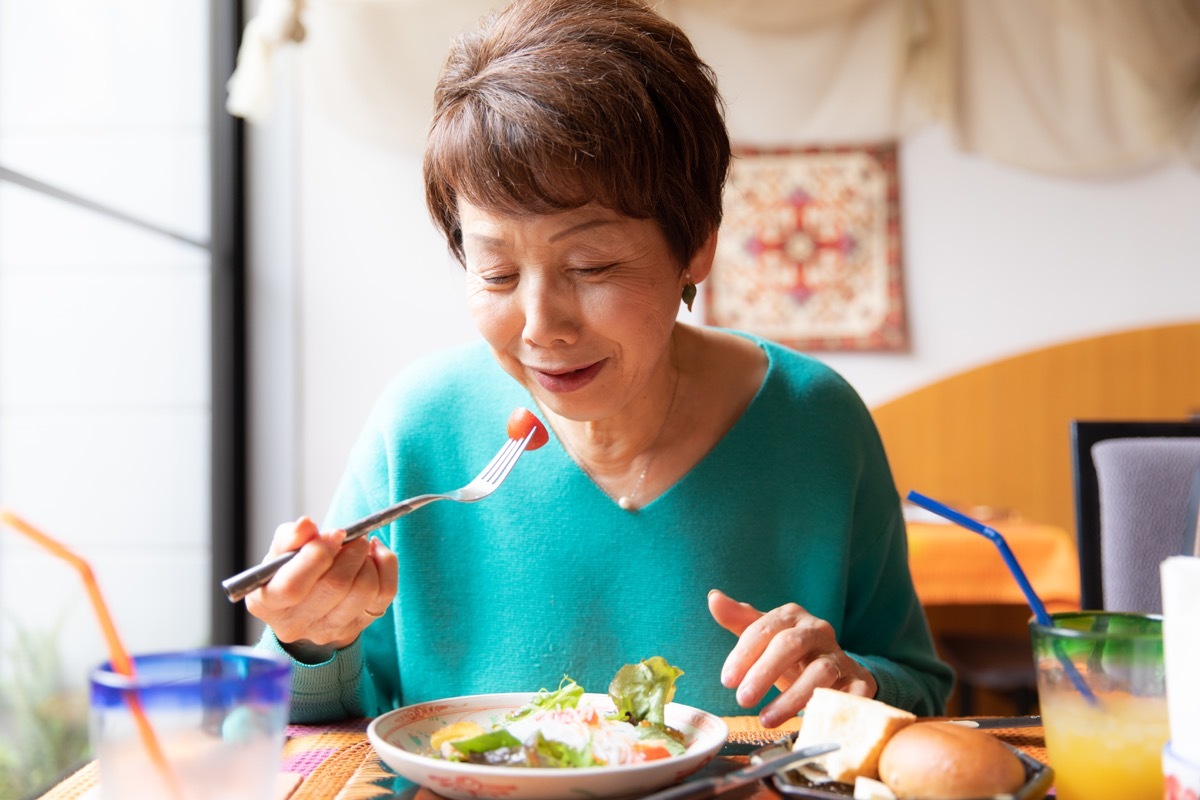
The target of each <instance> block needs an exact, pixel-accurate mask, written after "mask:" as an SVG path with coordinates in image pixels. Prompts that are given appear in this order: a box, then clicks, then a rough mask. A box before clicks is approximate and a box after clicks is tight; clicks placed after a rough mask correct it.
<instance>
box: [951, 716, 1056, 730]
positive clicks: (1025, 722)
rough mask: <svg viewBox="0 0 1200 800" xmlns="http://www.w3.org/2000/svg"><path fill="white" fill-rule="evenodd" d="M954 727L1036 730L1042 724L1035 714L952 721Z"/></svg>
mask: <svg viewBox="0 0 1200 800" xmlns="http://www.w3.org/2000/svg"><path fill="white" fill-rule="evenodd" d="M950 721H951V722H953V723H954V724H955V725H962V726H963V727H966V728H985V729H986V728H1036V727H1038V726H1039V725H1041V724H1042V718H1041V717H1040V716H1038V715H1037V714H1034V715H1033V716H1029V717H979V718H977V719H952V720H950Z"/></svg>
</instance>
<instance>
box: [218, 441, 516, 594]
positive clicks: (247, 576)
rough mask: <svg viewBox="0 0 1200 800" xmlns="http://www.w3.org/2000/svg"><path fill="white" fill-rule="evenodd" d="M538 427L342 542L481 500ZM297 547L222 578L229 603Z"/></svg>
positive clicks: (363, 524)
mask: <svg viewBox="0 0 1200 800" xmlns="http://www.w3.org/2000/svg"><path fill="white" fill-rule="evenodd" d="M536 431H537V428H533V429H532V430H530V431H529V433H527V434H525V438H523V439H509V440H508V441H507V442H505V443H504V446H503V447H501V448H500V452H498V453H496V456H495V458H493V459H492V460H491V461H489V462H488V464H487V466H486V467H484V468H483V470H482V471H480V473H479V474H478V475H476V476H475V478H474V479H473V480H472V481H471V482H470V483H468V484H467V485H466V486H464V487H462V488H461V489H455V490H454V491H452V492H445V493H442V494H419V495H417V496H416V497H410V498H409V499H407V500H401V501H400V502H399V503H396V504H395V505H393V506H388V507H387V508H385V509H383V510H382V511H376V512H375V513H374V514H370V515H369V516H366V517H363V518H362V519H360V520H359V521H358V522H355V523H353V524H352V525H347V526H346V540H345V542H342V544H343V545H344V544H345V543H346V542H352V541H354V540H355V539H357V538H359V537H361V536H364V535H366V534H368V533H370V532H371V531H373V530H375V529H376V528H382V527H383V526H384V525H387V524H388V523H389V522H392V521H394V520H397V519H399V518H400V517H403V516H404V515H405V514H410V513H412V512H413V511H416V510H417V509H418V508H420V507H421V506H425V505H429V504H430V503H432V502H434V501H435V500H454V501H455V502H458V503H474V502H476V501H477V500H482V499H483V498H485V497H487V496H488V495H489V494H491V493H492V492H494V491H496V489H497V488H499V486H500V484H501V483H502V482H503V481H504V479H505V478H507V477H508V473H510V472H512V468H513V467H514V466H516V463H517V459H518V458H520V457H521V454H522V453H524V452H525V447H526V446H527V445H528V444H529V440H530V439H532V438H533V434H534V433H535V432H536ZM298 552H300V551H299V550H289V551H287V552H286V553H280V554H279V555H277V556H275V557H274V558H272V559H271V560H270V561H264V562H263V563H261V564H259V565H257V566H254V567H250V568H249V569H247V570H244V571H242V572H239V573H238V574H237V575H234V576H233V577H232V578H226V579H225V580H223V581H221V587H222V588H224V589H225V594H226V596H227V597H229V602H231V603H236V602H237V601H238V600H241V599H242V598H243V597H245V596H246V595H248V594H250V593H251V592H253V591H254V590H255V589H257V588H258V587H260V586H263V585H265V584H266V583H267V581H269V580H271V576H273V575H274V574H275V573H276V572H278V571H279V568H280V567H282V566H283V565H284V564H286V563H287V562H289V561H291V560H292V557H293V556H295V555H296V553H298Z"/></svg>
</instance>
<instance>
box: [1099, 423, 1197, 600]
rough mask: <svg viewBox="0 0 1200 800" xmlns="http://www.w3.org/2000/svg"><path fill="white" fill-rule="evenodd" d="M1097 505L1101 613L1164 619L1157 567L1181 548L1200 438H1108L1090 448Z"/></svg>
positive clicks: (1192, 523) (1186, 526)
mask: <svg viewBox="0 0 1200 800" xmlns="http://www.w3.org/2000/svg"><path fill="white" fill-rule="evenodd" d="M1092 461H1093V462H1094V464H1095V468H1096V481H1097V485H1098V489H1099V499H1100V554H1101V559H1100V561H1101V570H1102V573H1103V584H1102V586H1103V598H1104V608H1105V609H1108V610H1110V611H1140V612H1153V613H1162V590H1161V587H1160V583H1159V564H1160V563H1161V562H1162V560H1163V559H1165V558H1166V557H1167V556H1172V555H1179V554H1180V553H1181V552H1182V551H1183V548H1184V546H1185V544H1184V542H1185V540H1184V536H1185V532H1186V531H1187V530H1188V525H1189V522H1190V524H1191V525H1192V526H1193V529H1194V526H1195V520H1190V521H1189V520H1188V519H1187V517H1188V514H1189V495H1190V492H1191V489H1192V485H1193V483H1194V481H1195V480H1196V475H1197V473H1198V472H1200V438H1154V437H1140V438H1131V439H1107V440H1104V441H1101V442H1097V443H1096V444H1094V445H1092Z"/></svg>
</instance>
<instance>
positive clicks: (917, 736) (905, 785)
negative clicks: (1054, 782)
mask: <svg viewBox="0 0 1200 800" xmlns="http://www.w3.org/2000/svg"><path fill="white" fill-rule="evenodd" d="M879 777H880V780H882V781H883V782H884V783H886V784H887V785H888V787H889V788H890V789H891V790H892V791H893V792H895V793H896V797H898V798H900V800H906V798H922V800H967V799H968V798H973V797H992V796H994V795H997V794H1005V793H1008V792H1013V791H1016V790H1017V789H1018V788H1020V786H1021V785H1022V784H1023V783H1025V767H1024V765H1023V764H1022V763H1021V760H1020V759H1019V758H1017V756H1016V754H1014V753H1013V751H1012V750H1010V749H1008V747H1006V746H1005V745H1004V744H1003V743H1002V742H1001V741H1000V740H999V739H997V738H996V737H995V736H992V735H991V734H990V733H987V732H985V731H981V730H979V729H977V728H968V727H966V726H964V725H956V724H955V723H953V722H920V723H917V724H915V725H909V726H908V727H907V728H905V729H904V730H902V731H900V732H899V733H897V734H896V735H895V736H893V737H892V738H891V739H889V740H888V742H887V744H886V745H885V746H884V748H883V752H882V753H881V754H880V756H879Z"/></svg>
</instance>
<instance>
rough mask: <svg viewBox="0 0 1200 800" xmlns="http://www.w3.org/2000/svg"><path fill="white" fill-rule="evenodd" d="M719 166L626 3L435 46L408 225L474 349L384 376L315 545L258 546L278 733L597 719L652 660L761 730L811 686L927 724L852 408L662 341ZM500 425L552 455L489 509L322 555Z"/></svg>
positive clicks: (942, 682)
mask: <svg viewBox="0 0 1200 800" xmlns="http://www.w3.org/2000/svg"><path fill="white" fill-rule="evenodd" d="M729 158H730V149H729V141H728V137H727V134H726V130H725V127H724V120H723V116H722V109H721V102H720V97H719V95H718V93H717V90H716V85H715V81H714V79H713V76H712V74H711V71H710V70H709V68H708V67H707V66H706V65H705V64H704V63H703V62H701V61H700V60H699V58H698V57H697V55H696V53H695V52H694V51H693V49H692V47H691V45H690V43H689V42H688V40H687V38H686V37H685V36H684V34H683V32H682V31H680V30H679V29H678V28H676V27H675V26H674V25H672V24H671V23H669V22H667V21H666V20H665V19H663V18H662V17H660V16H659V15H657V14H656V13H654V12H653V11H651V10H649V9H648V8H647V7H646V6H644V5H643V4H641V3H639V2H637V0H596V1H594V2H579V0H518V1H517V2H516V3H514V4H513V5H512V6H510V7H509V8H507V9H506V10H504V11H502V12H500V13H499V14H498V15H496V16H494V17H493V18H492V19H490V20H489V21H487V22H486V23H485V25H484V26H483V27H482V28H481V29H480V30H478V31H477V32H475V33H473V34H471V35H469V36H466V37H464V38H463V39H461V40H460V41H458V42H456V43H455V45H454V46H453V48H452V50H451V53H450V56H449V59H448V61H447V63H446V65H445V68H444V70H443V73H442V75H441V78H440V80H439V83H438V87H437V90H436V95H435V116H434V120H433V123H432V126H431V129H430V134H429V140H428V145H427V149H426V155H425V163H424V171H425V180H426V197H427V201H428V205H429V208H430V211H431V214H432V216H433V219H434V221H435V222H436V224H437V225H438V226H439V227H440V229H441V231H442V232H443V233H444V235H445V236H446V239H447V242H448V243H449V246H450V249H451V251H452V252H453V253H454V255H455V256H456V257H457V258H458V260H459V261H460V262H461V263H462V264H463V266H464V267H465V270H466V276H467V303H468V306H469V309H470V313H471V316H472V318H473V320H474V322H475V324H476V326H477V327H478V329H479V331H480V333H481V334H482V337H483V339H484V340H485V342H486V346H484V344H483V343H481V344H480V345H477V346H471V347H467V348H465V349H460V350H455V351H451V352H442V353H438V354H436V355H435V356H432V357H430V358H429V359H428V360H426V361H425V362H424V363H422V364H419V365H417V366H415V367H412V368H410V369H408V370H406V371H405V373H404V374H402V375H401V376H400V377H399V378H398V379H397V380H396V381H395V382H394V383H393V384H392V386H391V387H390V388H389V389H388V391H387V392H386V393H385V395H384V396H383V397H382V398H381V399H380V401H379V403H378V404H377V406H376V408H375V410H374V412H373V414H372V416H371V417H370V419H369V421H368V422H367V425H366V430H365V431H364V433H363V435H362V438H361V439H360V441H359V443H358V444H357V446H356V448H355V450H354V452H353V454H352V456H351V459H350V465H349V468H348V470H347V472H346V474H345V477H344V479H343V481H342V483H341V486H340V488H339V489H338V491H337V494H336V496H335V499H334V502H333V507H332V509H331V511H330V514H329V517H328V520H327V525H326V527H325V532H318V529H317V527H316V526H315V525H314V524H313V523H312V522H311V521H309V520H306V519H302V520H300V521H299V522H298V523H296V524H292V525H284V526H281V528H280V529H279V531H278V532H277V533H276V536H275V539H274V541H273V543H272V548H271V550H272V554H274V553H277V552H280V551H283V550H289V549H294V548H297V547H299V548H301V550H300V555H299V556H298V557H296V558H295V559H293V560H292V561H291V562H290V563H289V564H288V565H287V566H285V567H284V569H283V570H281V571H280V572H279V573H278V574H277V575H276V576H275V578H274V579H273V580H272V581H271V582H270V583H269V584H268V585H267V586H266V587H264V588H263V589H261V590H258V591H256V592H255V593H254V594H252V595H251V596H250V597H248V598H247V603H248V606H249V608H250V610H251V611H252V613H254V614H255V615H256V616H258V617H259V618H261V619H262V620H263V621H264V622H266V623H267V625H268V626H269V630H268V631H267V633H266V635H265V637H264V646H268V647H275V648H281V649H283V650H284V651H285V652H287V653H289V654H290V655H291V656H292V657H293V658H294V659H295V661H296V669H295V670H294V674H295V677H294V689H295V701H294V706H293V712H294V717H295V718H296V719H297V720H315V719H329V718H338V717H345V716H352V715H362V714H366V715H375V714H378V713H381V712H383V711H387V710H389V709H391V708H394V707H396V706H398V705H403V704H409V703H414V702H419V701H424V700H430V699H436V698H442V697H449V696H454V695H461V694H474V693H485V692H503V691H535V690H537V689H539V688H542V687H544V686H552V685H555V684H557V682H558V680H559V678H560V677H561V676H562V675H563V674H564V673H565V674H568V675H570V676H571V677H573V678H575V679H576V680H577V681H579V683H580V684H581V685H582V686H584V687H585V688H586V689H588V690H589V691H600V692H603V691H605V690H606V688H607V686H608V681H609V680H610V679H611V677H612V675H613V674H614V673H615V672H616V670H617V669H618V668H619V667H620V666H621V665H622V664H625V663H630V662H635V661H638V660H640V659H644V658H648V657H650V656H653V655H661V656H663V657H665V658H666V659H667V660H668V661H670V662H671V663H672V664H674V665H676V666H678V667H680V668H681V669H683V670H684V671H685V673H686V676H685V677H684V678H682V679H681V680H680V682H679V691H678V694H677V696H676V699H677V700H679V701H680V702H683V703H687V704H690V705H695V706H699V707H702V708H705V709H707V710H709V711H712V712H715V713H721V714H738V713H746V712H745V710H746V709H754V710H755V711H756V712H757V713H759V714H760V717H761V720H762V722H763V724H764V725H767V726H776V725H778V724H780V723H782V722H783V721H784V720H785V719H786V718H787V717H788V716H790V715H794V714H796V713H797V712H798V711H799V710H800V709H802V708H803V707H804V705H805V703H806V702H807V701H808V699H809V697H810V696H811V693H812V690H813V689H814V688H815V687H819V686H825V687H834V688H837V689H841V690H844V691H848V692H853V693H856V694H861V695H866V696H870V697H877V698H879V699H880V700H883V701H885V702H888V703H892V704H894V705H897V706H901V707H904V708H909V709H912V710H914V711H917V712H918V713H923V714H934V713H940V712H941V710H942V707H943V704H944V702H945V699H946V695H947V694H948V692H949V689H950V684H951V676H950V673H949V671H948V670H947V669H946V667H945V666H944V665H942V664H941V663H940V662H939V661H938V660H937V659H936V658H935V656H934V653H933V648H932V646H931V643H930V637H929V632H928V629H927V626H926V622H925V619H924V616H923V615H922V611H921V608H920V606H919V604H918V602H917V600H916V597H915V594H914V592H913V588H912V583H911V578H910V576H909V573H908V565H907V555H906V549H905V534H904V524H903V521H902V518H901V514H900V503H899V498H898V496H897V494H896V490H895V487H894V484H893V481H892V478H891V475H890V473H889V471H888V467H887V463H886V459H885V457H884V453H883V450H882V447H881V444H880V442H879V438H878V435H877V433H876V431H875V429H874V426H873V424H872V421H871V418H870V416H869V414H868V412H867V411H866V409H865V408H864V407H863V405H862V403H861V401H860V400H859V399H858V397H857V396H856V395H855V393H854V392H853V390H852V389H851V388H850V387H849V386H848V385H847V384H846V383H845V382H843V381H842V380H841V379H840V378H839V377H838V376H837V375H835V374H834V373H833V372H831V371H830V370H829V369H827V368H825V367H823V366H822V365H821V364H819V363H818V362H816V361H814V360H811V359H809V358H806V357H804V356H802V355H800V354H798V353H795V352H792V351H790V350H788V349H786V348H783V347H780V346H778V345H775V344H773V343H770V342H767V341H763V340H760V339H757V338H755V337H752V336H748V335H742V334H739V333H736V332H731V331H721V330H714V329H705V328H698V327H693V326H689V325H684V324H681V323H679V322H677V321H676V317H677V314H678V311H679V304H680V301H681V299H683V301H684V302H687V303H690V301H691V297H693V296H694V294H695V286H696V284H698V283H700V282H702V281H703V280H704V279H705V278H706V277H707V276H708V274H709V271H710V270H711V268H712V262H713V252H714V249H715V246H716V237H717V229H718V227H719V224H720V219H721V192H722V188H723V184H724V180H725V175H726V171H727V168H728V164H729ZM519 406H525V407H529V408H536V409H537V410H538V411H539V416H540V417H541V419H542V420H544V421H545V422H546V423H547V424H548V425H549V427H550V428H551V430H552V432H553V440H552V441H551V443H550V445H549V446H547V447H545V448H543V449H541V450H539V451H537V452H532V453H529V454H527V455H526V456H525V457H524V458H523V459H522V461H521V462H520V463H519V464H518V465H517V468H516V470H514V472H513V473H512V475H510V476H509V478H508V479H507V481H506V482H505V484H504V485H503V486H502V487H501V489H500V490H499V491H497V492H496V494H495V495H493V496H492V497H490V498H488V499H487V500H486V501H484V502H482V503H478V504H472V505H462V504H457V503H438V504H435V505H432V506H429V507H427V508H424V509H422V510H421V511H419V512H417V513H415V514H412V515H410V516H407V517H404V518H402V519H400V520H399V521H397V522H396V523H394V524H393V525H391V526H390V527H388V528H386V529H383V530H382V531H380V532H379V534H378V537H379V538H378V539H374V540H371V541H367V540H359V541H356V542H353V543H351V544H349V545H347V546H346V547H344V548H342V547H341V546H340V545H341V541H342V536H343V534H342V533H341V531H339V530H337V528H338V527H339V526H343V525H347V524H349V523H350V522H351V521H353V520H355V519H357V518H359V517H361V516H364V515H366V514H367V513H370V512H372V511H375V510H377V509H379V508H382V507H384V506H387V505H389V504H391V503H394V502H396V501H398V500H400V499H403V498H405V497H408V496H411V495H415V494H420V493H423V492H427V491H438V490H444V489H449V488H453V487H455V486H459V485H461V484H463V483H465V482H466V481H467V480H469V479H470V477H471V476H473V475H474V474H475V473H476V472H477V471H478V470H479V469H480V467H481V466H482V465H483V464H485V463H486V462H487V461H488V459H489V458H490V457H491V456H492V455H493V454H494V453H495V451H496V449H497V447H498V446H499V444H500V443H502V442H503V440H504V436H503V434H502V431H503V429H504V422H505V420H506V419H507V417H508V414H509V412H510V411H511V410H512V409H513V408H515V407H519ZM759 609H766V611H761V610H759ZM772 687H776V688H775V689H772Z"/></svg>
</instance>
